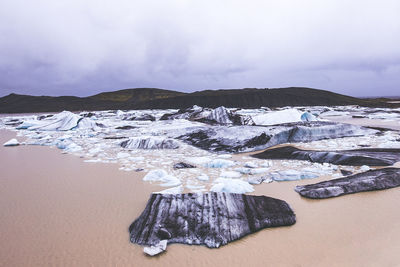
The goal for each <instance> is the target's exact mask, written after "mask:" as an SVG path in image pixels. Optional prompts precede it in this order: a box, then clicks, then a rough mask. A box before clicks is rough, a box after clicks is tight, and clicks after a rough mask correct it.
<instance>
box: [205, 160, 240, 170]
mask: <svg viewBox="0 0 400 267" xmlns="http://www.w3.org/2000/svg"><path fill="white" fill-rule="evenodd" d="M235 165H236V163H235V162H234V161H232V160H227V159H214V160H212V161H210V162H208V163H206V164H205V167H207V168H228V167H232V166H235Z"/></svg>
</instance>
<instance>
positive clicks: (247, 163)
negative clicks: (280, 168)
mask: <svg viewBox="0 0 400 267" xmlns="http://www.w3.org/2000/svg"><path fill="white" fill-rule="evenodd" d="M244 166H245V167H247V168H257V167H258V165H257V164H256V163H254V162H251V161H248V162H246V163H245V164H244Z"/></svg>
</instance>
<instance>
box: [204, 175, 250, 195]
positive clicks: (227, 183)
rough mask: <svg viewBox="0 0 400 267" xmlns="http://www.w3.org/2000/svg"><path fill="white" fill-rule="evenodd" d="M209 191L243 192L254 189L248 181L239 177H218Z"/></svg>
mask: <svg viewBox="0 0 400 267" xmlns="http://www.w3.org/2000/svg"><path fill="white" fill-rule="evenodd" d="M210 191H213V192H225V193H238V194H245V193H250V192H253V191H254V188H253V186H252V185H251V184H249V183H248V182H245V181H242V180H239V179H229V178H218V179H216V180H215V181H214V185H213V186H212V187H211V189H210Z"/></svg>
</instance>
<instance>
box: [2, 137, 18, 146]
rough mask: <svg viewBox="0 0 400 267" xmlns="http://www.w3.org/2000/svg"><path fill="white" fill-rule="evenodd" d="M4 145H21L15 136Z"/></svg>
mask: <svg viewBox="0 0 400 267" xmlns="http://www.w3.org/2000/svg"><path fill="white" fill-rule="evenodd" d="M3 146H19V142H18V140H17V139H15V138H13V139H10V140H8V141H7V142H5V143H4V144H3Z"/></svg>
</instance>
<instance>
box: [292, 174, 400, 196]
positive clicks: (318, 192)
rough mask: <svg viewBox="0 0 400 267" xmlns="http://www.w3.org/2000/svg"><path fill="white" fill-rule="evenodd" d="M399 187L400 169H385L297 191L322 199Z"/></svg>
mask: <svg viewBox="0 0 400 267" xmlns="http://www.w3.org/2000/svg"><path fill="white" fill-rule="evenodd" d="M397 186H400V169H398V168H385V169H378V170H371V171H367V172H363V173H359V174H355V175H352V176H347V177H344V178H339V179H334V180H329V181H325V182H321V183H316V184H309V185H301V186H296V188H295V191H296V192H297V193H299V194H300V195H301V196H303V197H307V198H317V199H321V198H330V197H337V196H341V195H346V194H352V193H358V192H364V191H374V190H383V189H388V188H393V187H397Z"/></svg>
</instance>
